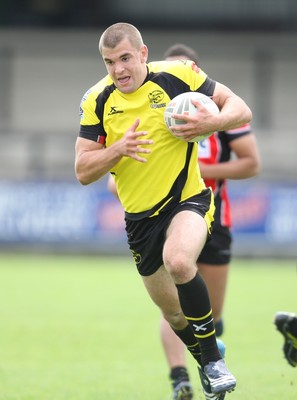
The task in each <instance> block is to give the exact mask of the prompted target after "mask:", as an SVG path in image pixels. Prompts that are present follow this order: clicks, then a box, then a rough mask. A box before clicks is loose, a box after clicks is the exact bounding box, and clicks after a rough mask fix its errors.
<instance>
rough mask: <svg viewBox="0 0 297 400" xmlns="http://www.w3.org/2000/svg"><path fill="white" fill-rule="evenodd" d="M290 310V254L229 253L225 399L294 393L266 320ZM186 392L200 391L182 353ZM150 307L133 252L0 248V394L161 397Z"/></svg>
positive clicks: (0, 397) (162, 376)
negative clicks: (231, 381)
mask: <svg viewBox="0 0 297 400" xmlns="http://www.w3.org/2000/svg"><path fill="white" fill-rule="evenodd" d="M279 310H286V311H294V312H297V271H296V260H273V261H272V260H239V259H234V260H233V262H232V267H231V271H230V279H229V286H228V292H227V299H226V305H225V311H224V319H225V328H226V330H225V333H224V335H223V337H222V339H223V340H224V341H225V343H226V345H227V353H226V360H227V364H228V367H229V368H230V370H231V371H232V372H233V373H234V374H235V375H236V377H237V380H238V383H237V388H236V390H235V392H233V393H231V394H228V395H227V396H226V400H227V399H228V400H229V399H230V400H232V399H233V400H266V399H267V400H268V399H269V400H280V399H286V400H296V398H297V368H292V367H291V366H289V365H288V364H287V362H286V361H285V359H284V357H283V354H282V350H281V349H282V345H283V341H282V337H281V335H280V334H279V333H278V332H277V331H276V330H275V328H274V326H273V324H272V321H273V317H274V314H275V312H277V311H279ZM188 366H189V369H190V374H191V379H192V382H193V384H194V387H195V393H196V396H195V399H196V400H199V399H201V400H202V399H203V397H202V394H201V391H200V385H199V382H198V374H197V373H196V368H195V364H194V361H193V360H192V359H191V357H190V356H189V357H188ZM170 393H171V392H170V384H169V381H168V368H167V365H166V362H165V358H164V355H163V350H162V347H161V344H160V341H159V311H158V309H157V308H156V306H155V305H154V304H153V303H152V302H151V300H150V299H149V297H148V295H147V294H146V292H145V289H144V287H143V284H142V281H141V279H140V277H139V276H138V274H137V272H136V270H135V267H134V264H133V261H132V259H128V258H120V257H118V258H104V257H99V256H97V257H94V256H93V257H87V256H75V255H73V256H66V255H57V256H54V255H43V254H36V255H29V254H26V255H23V254H17V255H12V254H2V255H0V400H126V399H129V400H138V399H139V400H151V399H153V400H169V399H170Z"/></svg>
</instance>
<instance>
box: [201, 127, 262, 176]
mask: <svg viewBox="0 0 297 400" xmlns="http://www.w3.org/2000/svg"><path fill="white" fill-rule="evenodd" d="M230 147H231V149H232V152H233V153H234V154H235V156H236V158H234V159H232V160H229V161H226V162H221V163H217V164H204V163H203V162H199V165H200V172H201V175H202V177H203V178H205V179H246V178H251V177H252V176H255V175H257V174H258V173H259V169H260V156H259V151H258V146H257V142H256V138H255V136H254V134H251V133H250V134H248V135H245V136H241V137H238V138H237V139H234V140H232V141H231V142H230Z"/></svg>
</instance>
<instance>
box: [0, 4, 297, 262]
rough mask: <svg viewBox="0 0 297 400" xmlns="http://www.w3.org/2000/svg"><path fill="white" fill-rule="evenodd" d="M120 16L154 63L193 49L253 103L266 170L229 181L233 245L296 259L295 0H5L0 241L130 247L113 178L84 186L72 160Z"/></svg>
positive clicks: (13, 245)
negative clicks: (179, 49)
mask: <svg viewBox="0 0 297 400" xmlns="http://www.w3.org/2000/svg"><path fill="white" fill-rule="evenodd" d="M119 21H126V22H130V23H133V24H135V25H136V26H137V27H138V28H140V29H141V31H142V33H143V38H144V41H145V43H146V44H147V45H148V46H149V50H150V60H154V59H161V58H162V55H163V53H164V51H165V50H166V48H167V47H168V46H170V45H171V44H173V43H175V42H183V43H186V44H188V45H190V46H192V47H194V48H195V49H197V51H198V53H199V55H200V58H201V66H202V68H203V69H204V70H205V71H206V72H207V73H208V74H209V75H210V76H211V77H213V78H215V79H216V80H218V81H221V82H223V83H225V84H227V85H228V86H230V87H231V88H232V89H234V91H235V92H237V93H238V94H239V95H241V96H242V97H243V98H244V99H245V100H246V101H247V102H248V104H249V105H250V106H251V108H252V110H253V114H254V119H253V130H254V132H255V133H256V135H257V138H258V142H259V146H260V151H261V157H262V171H261V174H260V176H259V177H257V178H253V179H251V180H248V181H244V182H230V183H229V187H230V193H231V200H232V204H233V222H234V236H235V243H234V252H235V255H238V256H244V257H259V256H260V257H282V258H283V257H289V258H296V255H297V250H296V249H297V212H296V211H297V150H296V149H297V137H296V120H295V117H296V93H297V79H296V74H297V2H296V1H292V0H282V1H279V0H224V1H223V0H208V1H202V0H185V1H184V2H182V3H181V2H180V1H179V2H178V1H176V0H170V1H169V0H162V1H157V0H151V1H150V2H148V1H144V0H137V1H136V0H126V1H125V2H124V3H123V2H120V1H119V0H109V1H108V2H107V1H99V0H97V1H96V0H84V1H83V2H82V1H75V0H67V1H63V2H61V1H58V0H42V1H38V0H31V1H29V0H12V1H10V0H1V1H0V193H1V194H0V246H1V249H2V250H3V251H5V250H14V251H18V250H22V251H23V250H34V251H36V250H46V251H53V252H58V251H67V252H68V251H70V252H91V253H95V254H97V253H98V254H101V253H102V254H103V253H104V254H106V253H107V254H110V253H112V254H125V253H126V252H127V248H126V247H127V246H126V239H125V235H124V227H123V218H122V217H123V214H122V210H121V208H120V205H119V204H118V203H117V201H116V200H115V199H113V198H112V196H111V195H110V194H109V193H108V192H107V191H106V180H104V179H103V180H102V181H101V182H98V183H96V184H93V185H91V186H89V187H82V186H80V185H79V184H78V183H77V182H76V180H75V177H74V168H73V162H74V143H75V140H76V136H77V133H78V128H79V114H78V107H79V102H80V99H81V97H82V95H83V93H84V92H85V90H86V89H88V88H89V87H90V86H92V85H93V84H94V83H95V82H97V81H98V80H99V79H100V78H101V77H103V76H104V75H105V73H106V71H105V67H104V65H103V63H102V61H101V59H100V57H99V54H98V51H97V43H98V39H99V36H100V34H101V32H102V31H103V30H104V29H105V28H106V27H107V26H108V25H110V24H111V23H115V22H119ZM164 162H166V160H164Z"/></svg>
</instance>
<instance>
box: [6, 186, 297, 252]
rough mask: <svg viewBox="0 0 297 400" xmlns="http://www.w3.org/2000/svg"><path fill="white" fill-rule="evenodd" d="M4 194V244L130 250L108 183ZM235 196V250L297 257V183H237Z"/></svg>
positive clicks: (232, 195) (232, 191) (10, 189)
mask: <svg viewBox="0 0 297 400" xmlns="http://www.w3.org/2000/svg"><path fill="white" fill-rule="evenodd" d="M0 193H1V195H0V245H1V246H5V245H18V244H19V245H23V246H24V245H27V246H30V245H34V246H38V245H47V246H52V247H55V246H60V247H63V246H64V247H65V248H67V249H73V250H83V249H89V250H92V251H98V252H111V253H121V252H123V251H126V250H127V244H126V236H125V228H124V213H123V210H122V207H121V205H120V203H119V202H118V200H117V199H115V198H114V197H113V195H112V194H111V193H109V192H108V191H107V189H106V181H104V180H103V181H101V182H98V183H94V184H92V185H89V186H81V185H80V184H79V183H77V182H72V181H65V182H64V181H63V182H60V181H59V182H56V181H55V182H44V181H40V182H0ZM229 193H230V201H231V207H232V220H233V228H232V230H233V236H234V238H235V245H236V246H235V249H236V248H238V249H240V251H241V252H247V253H248V252H251V251H256V249H257V248H258V250H257V253H258V254H260V255H261V249H262V251H263V252H266V253H267V251H268V252H269V251H270V252H271V254H273V253H275V251H280V252H283V253H286V252H287V253H288V252H289V253H290V255H292V254H293V256H294V254H297V212H296V211H297V185H294V184H287V185H284V184H278V183H275V182H273V183H271V182H260V181H255V180H251V181H250V182H248V183H247V182H238V181H237V182H234V183H232V182H231V183H229ZM251 246H252V248H251ZM259 252H260V253H259ZM264 255H265V254H264Z"/></svg>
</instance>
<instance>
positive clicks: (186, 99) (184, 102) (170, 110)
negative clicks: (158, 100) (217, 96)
mask: <svg viewBox="0 0 297 400" xmlns="http://www.w3.org/2000/svg"><path fill="white" fill-rule="evenodd" d="M192 99H194V100H196V101H199V103H201V104H202V105H203V106H204V107H206V108H207V109H208V110H209V111H210V112H212V113H214V114H219V112H220V110H219V108H218V106H217V105H216V103H215V102H214V101H213V100H212V99H211V98H210V97H208V96H206V95H205V94H202V93H198V92H185V93H182V94H179V95H178V96H176V97H174V98H173V99H172V100H171V101H170V102H169V103H168V104H167V107H166V109H165V112H164V120H165V124H166V126H167V128H168V129H169V130H170V128H172V127H173V126H174V125H183V124H184V123H185V122H184V121H181V120H178V119H174V118H173V117H172V114H183V115H195V114H196V113H197V108H196V107H195V106H194V104H193V103H192V101H191V100H192ZM212 134H213V132H209V133H206V134H204V135H199V136H196V137H195V138H194V139H192V140H191V142H200V141H201V140H204V139H206V138H207V137H209V136H211V135H212Z"/></svg>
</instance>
